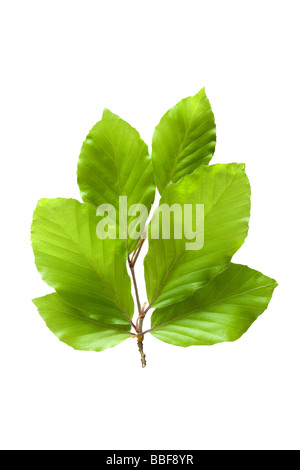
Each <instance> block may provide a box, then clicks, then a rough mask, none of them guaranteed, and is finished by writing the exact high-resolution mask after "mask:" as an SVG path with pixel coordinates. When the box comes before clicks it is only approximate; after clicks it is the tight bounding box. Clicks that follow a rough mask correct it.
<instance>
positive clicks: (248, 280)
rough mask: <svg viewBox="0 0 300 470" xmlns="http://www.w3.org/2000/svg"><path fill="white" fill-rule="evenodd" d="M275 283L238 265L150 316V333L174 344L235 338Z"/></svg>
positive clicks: (263, 304)
mask: <svg viewBox="0 0 300 470" xmlns="http://www.w3.org/2000/svg"><path fill="white" fill-rule="evenodd" d="M276 286H277V282H276V281H275V280H274V279H271V278H269V277H267V276H264V275H263V274H262V273H260V272H258V271H254V270H253V269H250V268H248V267H247V266H242V265H238V264H231V265H230V266H229V268H228V269H226V270H225V271H223V272H222V273H221V274H219V275H218V276H216V277H215V278H214V279H213V280H212V281H211V282H210V283H209V284H207V285H206V286H205V287H203V288H202V289H199V290H198V291H197V292H196V293H195V294H194V295H193V296H192V297H190V298H189V299H186V300H184V301H182V302H179V303H177V304H174V305H171V306H169V307H166V308H162V309H157V310H155V311H154V313H153V315H152V323H151V325H152V328H153V329H152V331H151V333H152V335H153V336H155V337H156V338H158V339H160V340H162V341H165V342H166V343H170V344H175V345H177V346H192V345H211V344H215V343H221V342H223V341H235V340H237V339H238V338H239V337H240V336H241V335H242V334H243V333H245V332H246V331H247V330H248V328H249V327H250V326H251V324H252V323H253V322H254V321H255V320H256V319H257V317H258V316H259V315H261V314H262V313H263V312H264V310H265V309H266V308H267V306H268V303H269V302H270V300H271V297H272V294H273V291H274V289H275V287H276Z"/></svg>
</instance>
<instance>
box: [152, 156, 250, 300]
mask: <svg viewBox="0 0 300 470" xmlns="http://www.w3.org/2000/svg"><path fill="white" fill-rule="evenodd" d="M244 168H245V165H244V164H237V163H231V164H228V165H221V164H218V165H212V166H202V167H201V168H199V169H198V170H196V171H195V172H194V173H193V174H191V175H188V176H186V177H185V178H183V179H181V180H180V181H178V183H176V184H172V185H169V186H168V187H167V188H166V190H165V192H164V194H163V196H162V198H161V200H160V206H161V205H162V204H167V205H168V206H172V205H173V204H179V205H180V206H181V208H182V211H183V209H184V204H193V205H194V206H195V204H204V245H203V247H202V248H201V249H199V250H191V249H188V250H187V249H186V243H189V242H190V241H191V240H188V239H187V238H186V237H185V236H184V228H183V229H182V232H183V237H182V238H181V239H175V238H174V233H171V236H170V239H163V238H162V237H160V238H159V239H153V238H152V231H153V227H152V225H153V221H154V220H155V217H156V220H157V213H158V209H159V208H158V209H157V210H156V212H155V213H154V216H153V219H152V222H151V224H150V227H149V238H150V239H149V251H148V254H147V255H146V257H145V261H144V265H145V280H146V287H147V295H148V300H149V303H150V304H151V306H154V307H164V306H167V305H169V304H172V303H175V302H178V301H180V300H183V299H184V298H186V297H189V296H191V295H192V294H193V292H195V291H196V290H197V289H198V288H200V287H202V286H203V285H205V284H206V283H207V282H209V280H210V279H212V278H213V277H214V276H215V275H216V274H218V273H220V272H221V271H223V270H224V269H225V268H226V266H227V265H228V264H229V262H230V260H231V258H232V256H233V255H234V253H235V252H236V251H237V250H238V249H239V248H240V246H241V245H242V244H243V242H244V240H245V238H246V236H247V232H248V222H249V217H250V184H249V181H248V178H247V176H246V174H245V170H244ZM161 219H162V217H160V222H161ZM182 219H183V220H184V217H183V218H182ZM182 225H183V223H182ZM194 228H195V227H194ZM201 228H202V229H203V224H202V222H201V221H200V225H199V223H198V225H197V231H198V232H200V231H201Z"/></svg>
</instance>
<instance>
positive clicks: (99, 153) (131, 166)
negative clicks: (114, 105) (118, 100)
mask: <svg viewBox="0 0 300 470" xmlns="http://www.w3.org/2000/svg"><path fill="white" fill-rule="evenodd" d="M77 176H78V185H79V188H80V192H81V196H82V199H83V200H84V201H85V202H88V203H90V204H92V205H94V206H95V207H98V206H99V205H100V204H111V205H112V206H113V207H114V208H115V209H116V215H117V217H116V222H117V224H119V196H127V203H128V207H130V206H132V205H134V204H144V206H145V207H146V208H147V210H148V213H149V212H150V209H151V205H152V204H153V201H154V197H155V184H154V179H153V172H152V161H151V157H150V156H149V153H148V148H147V145H146V144H145V142H143V140H142V139H141V138H140V135H139V133H138V132H137V131H136V130H135V129H134V128H133V127H131V126H130V125H129V124H128V123H127V122H126V121H123V120H122V119H121V118H120V117H119V116H117V115H115V114H113V113H112V112H110V111H109V110H108V109H105V110H104V111H103V116H102V120H101V121H99V122H98V123H97V124H96V125H95V126H94V127H93V128H92V129H91V131H90V132H89V134H88V136H87V138H86V140H85V141H84V143H83V145H82V149H81V152H80V155H79V161H78V170H77ZM135 219H136V216H135V215H133V216H131V217H128V226H129V224H130V223H131V222H133V221H134V220H135ZM145 222H146V220H144V221H143V224H142V225H145ZM142 230H143V227H141V231H142ZM137 241H138V240H134V239H132V238H129V239H128V250H129V252H131V251H132V250H133V249H134V247H135V246H136V244H137Z"/></svg>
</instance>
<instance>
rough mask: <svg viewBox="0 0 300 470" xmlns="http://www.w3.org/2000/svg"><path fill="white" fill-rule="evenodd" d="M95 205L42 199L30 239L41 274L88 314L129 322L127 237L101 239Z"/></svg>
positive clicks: (129, 287)
mask: <svg viewBox="0 0 300 470" xmlns="http://www.w3.org/2000/svg"><path fill="white" fill-rule="evenodd" d="M96 225H97V218H96V215H95V209H94V208H93V207H92V206H91V205H89V204H83V203H80V202H78V201H75V200H74V199H61V198H58V199H42V200H41V201H39V203H38V205H37V208H36V209H35V212H34V216H33V222H32V229H31V241H32V247H33V251H34V254H35V263H36V266H37V268H38V270H39V272H40V274H41V276H42V278H43V280H44V281H45V282H46V283H47V284H48V285H49V286H51V287H53V288H54V289H56V291H57V293H58V295H59V296H60V297H61V298H62V299H63V300H64V301H65V302H67V303H68V304H69V305H71V306H73V307H76V309H78V310H80V311H81V312H83V314H84V315H85V316H89V317H90V318H94V319H97V320H99V321H105V322H106V323H107V322H109V323H110V324H114V325H120V326H123V327H124V326H125V327H128V325H129V319H130V318H132V315H133V310H134V305H133V299H132V296H131V284H130V278H129V276H128V273H127V269H126V246H125V241H124V240H111V239H105V240H99V238H98V237H97V235H96Z"/></svg>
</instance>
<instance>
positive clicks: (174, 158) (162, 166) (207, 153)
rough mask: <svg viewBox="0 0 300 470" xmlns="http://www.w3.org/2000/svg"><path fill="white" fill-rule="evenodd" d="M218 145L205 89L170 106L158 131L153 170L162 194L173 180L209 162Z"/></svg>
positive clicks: (154, 148)
mask: <svg viewBox="0 0 300 470" xmlns="http://www.w3.org/2000/svg"><path fill="white" fill-rule="evenodd" d="M215 145H216V125H215V121H214V115H213V112H212V110H211V106H210V103H209V101H208V99H207V96H206V94H205V90H204V88H202V89H201V90H200V91H199V93H197V94H196V95H195V96H191V97H188V98H185V99H184V100H182V101H180V102H179V103H177V104H176V105H175V106H174V107H173V108H171V109H169V111H167V113H166V114H165V115H164V116H163V117H162V119H161V121H160V123H159V124H158V126H157V127H156V129H155V131H154V134H153V140H152V160H153V171H154V177H155V181H156V185H157V187H158V190H159V192H160V194H162V193H163V191H164V189H165V187H166V186H167V185H168V184H169V183H172V182H174V183H176V181H178V180H179V179H180V178H182V177H183V176H186V175H187V174H189V173H192V172H193V171H194V170H196V169H197V168H199V167H200V166H202V165H207V164H208V163H209V161H210V160H211V158H212V156H213V154H214V151H215Z"/></svg>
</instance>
